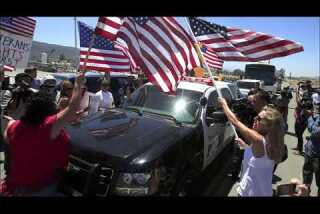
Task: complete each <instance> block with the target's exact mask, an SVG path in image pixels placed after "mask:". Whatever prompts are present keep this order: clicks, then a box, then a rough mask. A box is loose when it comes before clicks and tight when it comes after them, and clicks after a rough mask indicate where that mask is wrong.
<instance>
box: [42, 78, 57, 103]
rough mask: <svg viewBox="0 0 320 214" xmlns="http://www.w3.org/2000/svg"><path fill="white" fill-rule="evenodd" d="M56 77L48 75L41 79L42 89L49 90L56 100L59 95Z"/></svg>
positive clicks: (52, 97)
mask: <svg viewBox="0 0 320 214" xmlns="http://www.w3.org/2000/svg"><path fill="white" fill-rule="evenodd" d="M56 82H57V81H56V79H55V78H54V77H53V76H52V75H46V76H45V77H43V78H42V79H41V84H40V91H45V92H47V93H48V94H49V95H50V97H51V99H52V100H53V101H54V102H55V101H56V97H57V91H56Z"/></svg>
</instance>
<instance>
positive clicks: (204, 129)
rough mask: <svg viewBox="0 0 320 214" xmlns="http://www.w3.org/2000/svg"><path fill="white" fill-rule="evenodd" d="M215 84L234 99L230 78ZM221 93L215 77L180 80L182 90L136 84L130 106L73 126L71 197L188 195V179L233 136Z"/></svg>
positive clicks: (65, 188) (66, 184) (66, 185)
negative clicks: (172, 91)
mask: <svg viewBox="0 0 320 214" xmlns="http://www.w3.org/2000/svg"><path fill="white" fill-rule="evenodd" d="M200 82H201V83H200ZM215 85H216V87H217V89H218V90H220V92H221V94H222V96H223V97H224V98H225V99H226V100H227V102H231V101H232V93H231V91H230V89H229V88H228V83H225V82H219V81H215ZM217 98H218V93H217V91H216V88H215V87H213V86H212V84H211V83H210V80H205V81H204V79H201V80H200V81H198V80H197V79H194V80H190V79H189V80H188V81H181V82H180V83H179V85H178V87H177V91H176V94H166V93H163V92H161V91H160V90H159V89H158V88H156V87H155V86H154V85H152V84H151V83H147V84H145V85H143V86H141V87H140V88H138V89H137V90H135V91H134V93H133V94H132V97H131V101H130V102H129V104H128V106H127V107H126V108H124V109H113V110H110V111H106V112H97V113H95V114H93V115H91V116H88V117H87V118H85V119H83V120H82V121H81V122H79V123H78V124H74V125H70V126H69V127H67V131H68V133H69V134H70V136H71V156H70V163H69V167H68V172H67V174H66V175H65V176H64V180H63V182H62V183H61V191H62V192H64V193H65V194H67V195H72V196H108V195H121V196H148V195H186V194H188V184H189V182H190V180H191V181H192V180H193V179H194V178H195V177H197V176H199V175H201V173H202V172H203V171H204V170H205V169H206V168H208V166H209V165H211V164H214V162H215V159H216V158H217V157H218V155H219V154H221V153H222V151H224V150H225V149H226V147H227V146H228V145H230V146H231V145H232V143H233V140H234V133H233V131H232V128H231V126H230V123H229V122H228V121H227V118H226V116H225V115H224V113H223V112H222V110H221V109H220V108H219V106H218V102H217ZM230 157H231V155H230Z"/></svg>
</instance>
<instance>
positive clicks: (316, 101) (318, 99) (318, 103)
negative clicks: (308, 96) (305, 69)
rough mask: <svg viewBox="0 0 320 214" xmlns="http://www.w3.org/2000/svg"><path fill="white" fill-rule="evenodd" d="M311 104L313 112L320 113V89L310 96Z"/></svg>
mask: <svg viewBox="0 0 320 214" xmlns="http://www.w3.org/2000/svg"><path fill="white" fill-rule="evenodd" d="M312 104H313V106H314V111H316V112H319V111H320V88H318V89H317V90H316V92H315V93H314V94H313V95H312Z"/></svg>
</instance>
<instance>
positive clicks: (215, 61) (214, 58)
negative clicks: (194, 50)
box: [200, 44, 223, 71]
mask: <svg viewBox="0 0 320 214" xmlns="http://www.w3.org/2000/svg"><path fill="white" fill-rule="evenodd" d="M200 49H201V52H202V54H203V57H204V58H205V60H206V62H207V63H208V66H209V67H210V68H213V69H216V70H218V71H221V70H222V67H223V60H221V59H219V57H218V55H217V54H216V53H215V52H214V51H213V50H212V49H211V48H208V47H206V45H203V44H202V45H201V48H200Z"/></svg>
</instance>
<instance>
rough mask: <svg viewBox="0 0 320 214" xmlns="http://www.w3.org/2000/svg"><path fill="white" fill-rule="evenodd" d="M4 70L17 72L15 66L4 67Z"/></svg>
mask: <svg viewBox="0 0 320 214" xmlns="http://www.w3.org/2000/svg"><path fill="white" fill-rule="evenodd" d="M3 70H4V71H15V70H16V68H15V67H14V66H11V65H4V66H3Z"/></svg>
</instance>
